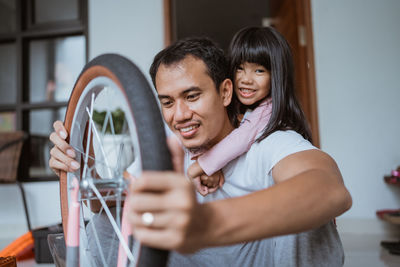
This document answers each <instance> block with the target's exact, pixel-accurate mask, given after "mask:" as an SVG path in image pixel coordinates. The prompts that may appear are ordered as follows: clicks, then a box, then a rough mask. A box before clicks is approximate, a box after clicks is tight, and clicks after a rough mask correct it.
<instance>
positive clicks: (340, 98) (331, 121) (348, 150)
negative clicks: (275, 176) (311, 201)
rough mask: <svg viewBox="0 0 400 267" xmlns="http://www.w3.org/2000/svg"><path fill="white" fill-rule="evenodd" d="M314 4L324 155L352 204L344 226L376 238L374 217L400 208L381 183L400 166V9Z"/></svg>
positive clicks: (341, 0) (393, 190)
mask: <svg viewBox="0 0 400 267" xmlns="http://www.w3.org/2000/svg"><path fill="white" fill-rule="evenodd" d="M311 2H312V20H313V33H314V48H315V61H316V62H315V63H316V77H317V93H318V108H319V110H318V112H319V114H318V115H319V125H320V136H321V147H322V149H323V150H324V151H326V152H328V153H329V154H331V155H332V156H333V157H334V158H335V159H336V161H337V163H338V165H339V167H340V169H341V171H342V174H343V177H344V180H345V183H346V185H347V187H348V188H349V190H350V192H351V194H352V197H353V207H352V209H351V210H350V211H349V212H347V213H346V214H344V215H343V216H342V217H341V218H339V220H338V221H339V225H340V223H342V226H343V228H344V231H349V232H377V233H379V232H382V231H384V230H383V227H387V226H388V224H386V223H380V222H379V221H378V220H377V219H376V215H375V211H376V210H378V209H386V208H392V209H394V208H399V207H400V187H395V186H390V185H387V184H385V183H384V181H383V176H384V175H388V174H389V173H390V171H391V170H392V169H395V168H396V167H397V166H398V165H400V117H399V115H400V106H399V102H400V83H399V76H400V31H399V25H400V16H399V14H400V1H397V0H384V1H376V0H350V1H348V0H338V1H330V0H312V1H311ZM397 229H398V228H397ZM342 230H343V229H342Z"/></svg>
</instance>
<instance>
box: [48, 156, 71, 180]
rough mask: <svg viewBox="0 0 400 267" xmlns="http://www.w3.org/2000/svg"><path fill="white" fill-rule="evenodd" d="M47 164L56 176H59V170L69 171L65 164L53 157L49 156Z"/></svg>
mask: <svg viewBox="0 0 400 267" xmlns="http://www.w3.org/2000/svg"><path fill="white" fill-rule="evenodd" d="M49 166H50V168H51V169H52V170H53V171H54V173H55V174H56V175H57V176H60V170H61V171H65V172H68V171H70V169H69V168H68V166H67V165H65V164H64V163H62V162H61V161H58V160H56V159H55V158H50V160H49Z"/></svg>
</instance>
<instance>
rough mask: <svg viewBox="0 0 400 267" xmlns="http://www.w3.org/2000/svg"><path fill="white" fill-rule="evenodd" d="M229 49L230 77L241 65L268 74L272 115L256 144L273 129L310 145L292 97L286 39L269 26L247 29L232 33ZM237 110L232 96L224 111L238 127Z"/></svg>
mask: <svg viewBox="0 0 400 267" xmlns="http://www.w3.org/2000/svg"><path fill="white" fill-rule="evenodd" d="M229 50H230V51H229V59H230V72H231V75H232V77H233V78H234V77H235V73H236V70H237V68H238V67H239V65H240V64H242V63H244V62H250V63H256V64H260V65H262V66H264V67H265V68H266V69H267V70H268V71H269V73H270V77H271V78H270V82H271V86H270V88H271V91H270V93H269V96H270V97H271V98H272V114H271V118H270V120H269V123H268V124H267V125H266V127H265V128H264V131H263V133H262V135H261V136H260V137H259V138H258V139H257V141H258V142H259V141H261V140H263V139H264V138H266V137H267V136H269V135H270V134H271V133H273V132H275V131H277V130H294V131H296V132H297V133H299V134H301V135H302V136H303V137H304V138H305V139H307V140H309V141H310V142H312V137H311V132H310V128H309V126H308V123H307V120H306V118H305V116H304V113H303V111H302V109H301V107H300V104H299V102H298V100H297V98H296V94H295V85H294V66H293V57H292V53H291V50H290V46H289V44H288V42H287V41H286V39H285V38H284V37H283V36H282V35H281V34H280V33H279V32H278V31H277V30H275V29H273V28H271V27H267V28H262V27H247V28H244V29H242V30H240V31H239V32H237V33H236V34H235V36H234V37H233V39H232V41H231V44H230V48H229ZM234 80H235V79H234ZM241 108H243V104H241V103H240V102H239V101H238V99H237V98H236V96H234V98H233V100H232V104H231V105H230V106H229V109H228V111H229V114H230V116H231V120H232V122H233V124H234V125H237V124H238V121H237V119H236V118H237V114H239V113H240V109H241Z"/></svg>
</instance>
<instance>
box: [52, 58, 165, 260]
mask: <svg viewBox="0 0 400 267" xmlns="http://www.w3.org/2000/svg"><path fill="white" fill-rule="evenodd" d="M98 66H100V67H102V68H106V69H107V70H108V71H109V72H110V73H112V74H113V75H114V76H115V77H116V78H117V80H118V82H119V84H120V85H121V87H122V88H121V89H122V90H123V92H124V93H125V94H126V99H127V101H128V103H129V105H130V108H131V111H132V114H131V115H132V116H133V119H134V121H135V125H136V132H137V136H138V139H139V147H140V154H141V159H142V169H143V170H155V171H162V170H172V162H171V157H170V152H169V149H168V147H167V145H166V140H165V130H164V124H163V120H162V117H161V113H160V110H159V108H158V104H157V101H156V99H155V96H154V93H153V91H152V89H151V87H150V85H149V83H148V81H147V79H146V78H145V76H144V75H143V73H142V72H141V70H140V69H139V68H138V67H137V66H136V65H135V64H134V63H133V62H132V61H130V60H129V59H127V58H125V57H123V56H121V55H118V54H103V55H100V56H98V57H96V58H94V59H93V60H91V61H90V62H88V63H87V64H86V65H85V67H84V68H83V70H82V72H81V74H80V75H79V78H78V79H77V82H76V84H75V86H74V90H75V88H76V87H77V84H78V82H79V81H80V78H81V77H82V76H83V75H85V73H87V72H88V71H89V70H91V69H92V68H94V67H98ZM69 106H70V105H68V109H69ZM68 109H67V114H69V110H68ZM66 117H67V115H66ZM61 186H62V185H61V183H60V187H61ZM63 186H66V185H65V182H64V185H63ZM60 189H61V188H60ZM61 201H66V200H65V197H64V199H61ZM64 221H65V220H64V218H63V223H64ZM64 229H65V228H64ZM168 254H169V252H168V251H165V250H160V249H155V248H150V247H147V246H141V248H140V254H139V259H138V262H137V265H136V266H138V267H144V266H146V267H153V266H154V267H155V266H166V264H167V260H168Z"/></svg>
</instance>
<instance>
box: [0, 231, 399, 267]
mask: <svg viewBox="0 0 400 267" xmlns="http://www.w3.org/2000/svg"><path fill="white" fill-rule="evenodd" d="M341 238H342V242H343V247H344V250H345V254H346V260H345V264H344V266H345V267H360V266H363V267H381V266H382V267H395V266H397V267H398V266H400V255H392V254H389V253H388V252H387V251H386V250H384V249H382V248H381V247H380V244H379V242H380V241H381V240H380V238H379V237H378V236H374V235H352V234H346V235H344V234H342V235H341ZM394 241H396V240H394ZM8 242H9V240H4V239H0V250H1V249H2V248H4V247H5V246H6V244H8ZM53 266H54V264H37V263H35V260H34V259H31V260H28V261H23V262H18V267H53Z"/></svg>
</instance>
